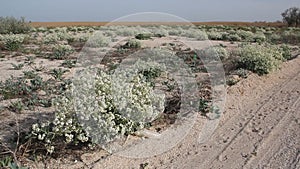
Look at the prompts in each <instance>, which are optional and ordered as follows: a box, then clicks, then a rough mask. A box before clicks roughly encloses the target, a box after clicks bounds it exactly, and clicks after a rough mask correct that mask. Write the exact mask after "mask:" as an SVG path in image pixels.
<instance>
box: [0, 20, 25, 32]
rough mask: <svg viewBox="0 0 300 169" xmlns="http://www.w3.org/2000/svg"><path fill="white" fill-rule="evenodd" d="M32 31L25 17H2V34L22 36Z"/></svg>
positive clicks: (0, 23) (0, 30) (0, 22)
mask: <svg viewBox="0 0 300 169" xmlns="http://www.w3.org/2000/svg"><path fill="white" fill-rule="evenodd" d="M29 30H30V26H29V25H28V23H27V22H26V21H25V18H24V17H21V18H20V19H17V18H15V17H0V34H9V33H13V34H20V33H26V32H28V31H29Z"/></svg>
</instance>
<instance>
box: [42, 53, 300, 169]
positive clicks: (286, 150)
mask: <svg viewBox="0 0 300 169" xmlns="http://www.w3.org/2000/svg"><path fill="white" fill-rule="evenodd" d="M227 93H228V95H227V101H226V109H225V112H224V114H223V115H222V116H221V121H220V124H219V125H218V127H217V129H216V130H215V132H214V134H213V135H212V137H210V138H209V139H208V141H207V142H205V143H201V144H199V142H198V136H199V133H200V131H201V126H202V123H201V121H203V117H201V116H198V119H197V122H199V123H196V125H195V126H194V127H193V128H192V130H191V131H190V132H189V134H188V136H187V137H186V138H185V139H184V140H183V141H182V142H181V143H180V144H178V145H177V146H175V147H174V148H173V149H171V150H170V151H168V152H165V153H163V154H160V155H157V156H153V157H151V158H141V159H133V158H125V157H121V156H117V155H109V154H107V153H106V152H104V151H100V152H94V153H91V154H85V155H83V156H82V157H81V160H82V161H74V162H73V163H70V161H66V162H65V164H64V161H61V160H58V161H52V162H51V163H52V164H55V162H56V163H57V164H58V163H59V165H54V166H53V165H51V167H50V166H48V167H47V166H44V165H42V166H39V165H37V166H36V168H41V167H42V168H44V167H46V168H93V169H104V168H105V169H127V168H128V169H131V168H137V169H139V168H142V164H144V165H145V166H146V167H145V168H157V169H164V168H166V169H167V168H168V169H169V168H172V169H175V168H176V169H177V168H178V169H191V168H192V169H194V168H195V169H208V168H212V169H215V168H222V169H223V168H251V169H252V168H257V169H259V168H267V169H275V168H283V169H297V168H300V142H299V140H300V135H299V131H300V99H299V96H300V58H299V57H298V58H296V59H294V60H292V61H289V62H286V63H284V64H283V65H282V68H281V70H278V71H276V72H273V73H271V74H269V75H267V76H257V75H255V74H252V75H251V76H250V77H248V78H247V79H244V80H242V81H240V82H239V83H238V84H237V85H234V86H232V87H229V88H227Z"/></svg>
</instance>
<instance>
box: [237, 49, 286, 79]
mask: <svg viewBox="0 0 300 169" xmlns="http://www.w3.org/2000/svg"><path fill="white" fill-rule="evenodd" d="M240 55H241V56H240V59H239V62H238V65H239V67H240V68H244V69H247V70H251V71H253V72H255V73H257V74H259V75H262V74H268V73H270V72H271V71H272V70H274V69H277V68H278V66H279V64H280V63H281V62H282V61H283V60H284V58H283V56H282V53H281V51H280V50H279V49H278V48H277V47H275V46H270V45H269V46H260V45H245V46H243V47H242V48H241V53H240Z"/></svg>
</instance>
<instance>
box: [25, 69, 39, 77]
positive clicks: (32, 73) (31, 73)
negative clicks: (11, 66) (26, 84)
mask: <svg viewBox="0 0 300 169" xmlns="http://www.w3.org/2000/svg"><path fill="white" fill-rule="evenodd" d="M23 74H24V77H25V78H26V79H33V78H35V77H36V76H37V73H36V72H35V71H32V70H29V71H23Z"/></svg>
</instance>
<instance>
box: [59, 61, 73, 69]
mask: <svg viewBox="0 0 300 169" xmlns="http://www.w3.org/2000/svg"><path fill="white" fill-rule="evenodd" d="M61 66H63V67H66V68H72V67H75V66H76V60H65V61H64V62H63V63H62V64H61Z"/></svg>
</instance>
